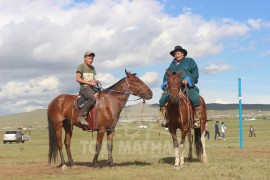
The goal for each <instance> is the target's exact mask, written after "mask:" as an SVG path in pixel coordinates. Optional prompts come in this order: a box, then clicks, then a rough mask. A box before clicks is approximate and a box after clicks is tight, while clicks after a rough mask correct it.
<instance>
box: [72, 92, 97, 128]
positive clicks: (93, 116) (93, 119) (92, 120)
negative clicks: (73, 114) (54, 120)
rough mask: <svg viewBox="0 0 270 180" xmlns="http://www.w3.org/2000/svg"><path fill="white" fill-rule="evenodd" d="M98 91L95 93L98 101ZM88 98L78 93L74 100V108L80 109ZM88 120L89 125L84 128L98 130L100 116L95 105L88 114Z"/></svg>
mask: <svg viewBox="0 0 270 180" xmlns="http://www.w3.org/2000/svg"><path fill="white" fill-rule="evenodd" d="M97 97H98V93H96V94H95V98H96V101H98V98H97ZM86 101H87V100H86V99H85V98H84V97H83V96H80V95H78V97H77V98H76V100H75V102H74V109H75V110H76V111H80V109H81V108H82V107H83V105H84V104H85V103H86ZM86 121H87V122H88V123H89V125H88V126H83V130H92V131H98V117H97V113H96V108H95V107H93V108H92V109H90V111H89V112H88V115H87V117H86Z"/></svg>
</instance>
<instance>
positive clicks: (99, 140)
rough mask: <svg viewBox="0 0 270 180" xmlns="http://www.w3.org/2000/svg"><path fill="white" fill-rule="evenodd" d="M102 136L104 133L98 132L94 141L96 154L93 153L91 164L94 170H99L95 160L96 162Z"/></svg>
mask: <svg viewBox="0 0 270 180" xmlns="http://www.w3.org/2000/svg"><path fill="white" fill-rule="evenodd" d="M103 136H104V132H98V134H97V141H96V153H95V156H94V159H93V164H94V167H95V168H99V166H98V164H97V160H98V155H99V152H100V150H101V144H102V140H103Z"/></svg>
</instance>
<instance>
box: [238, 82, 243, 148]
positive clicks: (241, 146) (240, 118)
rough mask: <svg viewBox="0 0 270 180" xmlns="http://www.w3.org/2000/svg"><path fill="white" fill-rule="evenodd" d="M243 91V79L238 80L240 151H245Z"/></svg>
mask: <svg viewBox="0 0 270 180" xmlns="http://www.w3.org/2000/svg"><path fill="white" fill-rule="evenodd" d="M241 91H242V90H241V78H238V99H239V131H240V132H239V134H240V149H243V117H242V92H241Z"/></svg>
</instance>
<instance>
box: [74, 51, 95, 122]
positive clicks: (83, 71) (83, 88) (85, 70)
mask: <svg viewBox="0 0 270 180" xmlns="http://www.w3.org/2000/svg"><path fill="white" fill-rule="evenodd" d="M94 58H95V53H93V52H92V51H86V52H85V53H84V63H82V64H80V65H79V66H78V68H77V71H76V73H77V76H76V80H77V82H78V83H80V92H79V94H80V95H81V96H83V97H84V98H85V99H86V103H85V104H84V106H83V107H82V108H81V111H80V114H79V117H78V121H79V122H80V123H81V124H82V125H89V124H88V122H87V121H86V116H87V114H88V112H89V110H90V108H92V107H94V106H95V104H96V99H95V92H96V91H95V90H94V89H93V86H96V85H97V83H98V82H99V81H98V80H96V79H95V75H96V70H95V68H94V66H92V63H93V61H94Z"/></svg>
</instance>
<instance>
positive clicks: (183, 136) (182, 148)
mask: <svg viewBox="0 0 270 180" xmlns="http://www.w3.org/2000/svg"><path fill="white" fill-rule="evenodd" d="M185 138H186V132H185V131H184V130H183V131H182V137H181V141H180V166H183V165H184V164H185V156H184V155H185Z"/></svg>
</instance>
